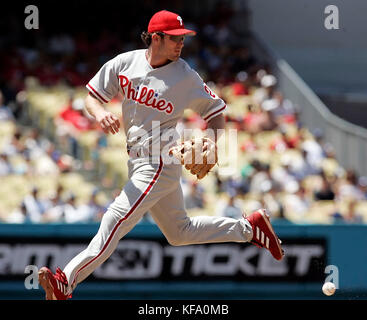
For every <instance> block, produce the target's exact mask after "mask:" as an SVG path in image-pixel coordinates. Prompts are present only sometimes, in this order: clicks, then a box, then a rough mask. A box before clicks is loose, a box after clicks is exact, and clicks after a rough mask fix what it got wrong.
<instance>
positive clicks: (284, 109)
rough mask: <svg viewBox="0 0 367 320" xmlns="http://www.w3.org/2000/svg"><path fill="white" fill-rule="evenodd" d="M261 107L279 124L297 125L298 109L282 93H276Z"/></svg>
mask: <svg viewBox="0 0 367 320" xmlns="http://www.w3.org/2000/svg"><path fill="white" fill-rule="evenodd" d="M261 107H262V108H263V109H264V110H266V111H269V112H271V113H272V115H273V117H274V119H275V121H276V122H277V123H278V124H282V123H296V117H295V114H296V109H295V107H294V105H293V103H292V102H291V101H290V100H289V99H285V98H284V96H283V94H282V93H281V92H280V91H278V90H277V91H274V92H273V94H272V95H271V96H270V97H269V98H268V99H265V100H264V102H263V103H262V104H261Z"/></svg>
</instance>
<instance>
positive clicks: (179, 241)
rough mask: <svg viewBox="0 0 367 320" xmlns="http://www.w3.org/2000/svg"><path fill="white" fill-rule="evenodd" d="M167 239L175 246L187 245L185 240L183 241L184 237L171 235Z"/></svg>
mask: <svg viewBox="0 0 367 320" xmlns="http://www.w3.org/2000/svg"><path fill="white" fill-rule="evenodd" d="M167 241H168V243H169V244H170V245H171V246H174V247H178V246H183V245H185V243H184V241H182V239H180V238H177V237H169V238H167Z"/></svg>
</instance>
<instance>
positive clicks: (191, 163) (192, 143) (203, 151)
mask: <svg viewBox="0 0 367 320" xmlns="http://www.w3.org/2000/svg"><path fill="white" fill-rule="evenodd" d="M169 154H170V155H174V156H175V157H176V158H177V159H179V160H180V161H181V164H183V165H184V166H185V168H186V169H187V170H189V171H190V173H191V174H193V175H195V176H196V177H197V178H198V179H202V178H204V177H205V176H206V175H207V174H208V173H209V171H210V170H211V169H212V168H213V167H214V166H215V165H216V163H217V162H218V154H217V145H216V143H215V142H214V141H213V140H211V139H209V138H207V137H204V138H193V139H191V140H187V141H183V142H180V143H179V144H178V145H177V146H175V147H172V148H171V149H170V150H169Z"/></svg>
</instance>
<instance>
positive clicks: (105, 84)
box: [86, 56, 121, 103]
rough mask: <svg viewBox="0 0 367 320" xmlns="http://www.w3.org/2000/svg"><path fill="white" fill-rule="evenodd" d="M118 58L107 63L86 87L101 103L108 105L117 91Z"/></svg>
mask: <svg viewBox="0 0 367 320" xmlns="http://www.w3.org/2000/svg"><path fill="white" fill-rule="evenodd" d="M119 58H120V57H119V56H117V57H115V58H113V59H111V60H109V61H107V62H106V63H105V64H104V65H103V66H102V68H101V69H99V71H98V72H97V73H96V75H95V76H94V77H93V78H92V79H91V80H90V81H89V82H88V84H87V85H86V88H87V89H88V90H89V91H90V92H91V93H93V95H94V96H95V97H96V98H97V99H98V100H99V101H100V102H101V103H108V102H109V101H110V100H111V99H113V98H114V97H115V96H116V95H117V93H118V91H119V80H118V68H119V62H121V61H120V59H119ZM120 64H121V63H120Z"/></svg>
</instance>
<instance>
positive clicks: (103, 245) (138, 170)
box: [40, 161, 164, 296]
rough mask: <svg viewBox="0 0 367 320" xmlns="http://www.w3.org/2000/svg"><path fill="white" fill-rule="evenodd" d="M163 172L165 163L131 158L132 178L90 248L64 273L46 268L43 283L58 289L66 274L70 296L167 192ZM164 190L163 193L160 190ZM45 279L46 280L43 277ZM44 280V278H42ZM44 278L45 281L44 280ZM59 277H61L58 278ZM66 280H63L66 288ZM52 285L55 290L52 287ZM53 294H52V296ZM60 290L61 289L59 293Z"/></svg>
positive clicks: (48, 287) (109, 211)
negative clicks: (53, 273)
mask: <svg viewBox="0 0 367 320" xmlns="http://www.w3.org/2000/svg"><path fill="white" fill-rule="evenodd" d="M162 171H163V163H162V162H160V163H158V164H150V163H133V162H132V161H129V176H130V180H129V181H128V182H127V184H126V185H125V186H124V188H123V190H122V191H121V193H120V195H119V196H118V197H117V198H116V199H115V200H114V202H113V203H112V204H111V205H110V206H109V207H108V209H107V211H106V213H105V214H104V216H103V218H102V221H101V224H100V227H99V230H98V232H97V234H96V235H95V237H94V238H93V239H92V241H91V242H90V244H89V245H88V247H87V248H86V249H85V250H84V251H82V252H81V253H79V254H78V255H77V256H75V257H74V258H73V259H72V260H71V261H70V262H69V263H68V264H67V265H66V267H65V268H64V270H63V272H60V271H61V270H59V273H56V274H55V275H54V276H52V273H51V274H50V272H49V270H48V269H47V268H45V269H43V271H44V272H43V274H41V276H40V284H41V285H42V287H43V288H44V289H45V291H46V295H47V294H48V291H49V290H56V289H55V285H57V286H58V287H59V284H58V281H56V282H55V281H53V283H51V280H55V277H56V278H57V277H59V276H60V279H61V276H62V277H64V276H65V277H66V279H67V287H68V290H67V292H66V293H65V291H64V290H63V292H62V293H60V294H59V296H62V295H63V294H64V295H65V296H68V295H69V294H70V293H71V292H72V291H73V290H74V289H75V287H76V285H77V284H78V283H80V282H81V281H83V280H84V279H85V278H86V277H88V275H90V274H91V273H92V272H93V271H94V270H95V269H96V268H97V267H98V266H99V265H101V264H102V263H103V262H104V261H105V260H106V259H107V258H108V257H109V256H110V255H111V254H112V252H113V251H114V250H115V248H116V246H117V244H118V242H119V240H120V239H121V238H122V237H123V236H124V235H126V234H127V233H128V232H129V231H130V230H131V229H132V228H133V227H134V226H135V225H136V224H137V223H138V222H139V220H140V219H141V218H142V216H143V215H144V214H145V213H146V212H147V211H148V210H149V209H150V207H151V206H152V205H154V203H155V202H157V201H158V200H159V198H160V197H162V196H163V195H164V190H163V189H162V188H157V186H159V181H160V179H161V175H162ZM156 188H157V189H158V190H155V189H156ZM159 190H160V192H159ZM43 278H44V279H43ZM42 279H43V280H42ZM41 280H42V281H43V283H41ZM56 280H57V279H56ZM64 285H65V283H63V287H64ZM50 288H51V289H50ZM52 293H53V292H51V293H49V294H48V296H52ZM58 293H59V292H58Z"/></svg>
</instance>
